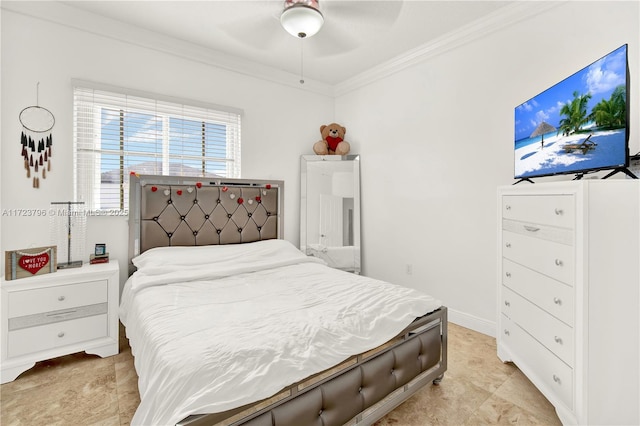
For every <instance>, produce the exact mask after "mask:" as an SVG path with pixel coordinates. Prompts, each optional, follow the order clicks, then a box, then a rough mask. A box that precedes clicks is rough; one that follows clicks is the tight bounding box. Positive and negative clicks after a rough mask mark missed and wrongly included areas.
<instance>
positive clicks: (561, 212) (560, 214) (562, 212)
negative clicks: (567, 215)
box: [555, 209, 564, 216]
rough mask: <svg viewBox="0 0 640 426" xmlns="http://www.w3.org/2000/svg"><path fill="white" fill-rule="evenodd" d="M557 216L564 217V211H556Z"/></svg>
mask: <svg viewBox="0 0 640 426" xmlns="http://www.w3.org/2000/svg"><path fill="white" fill-rule="evenodd" d="M555 211H556V215H558V216H562V215H563V214H564V211H563V210H562V209H556V210H555Z"/></svg>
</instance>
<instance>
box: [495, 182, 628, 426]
mask: <svg viewBox="0 0 640 426" xmlns="http://www.w3.org/2000/svg"><path fill="white" fill-rule="evenodd" d="M498 211H499V220H498V243H499V244H498V245H499V247H498V276H499V278H498V292H497V293H498V315H497V317H498V319H497V323H498V328H497V333H496V336H497V348H498V357H499V358H500V359H501V360H502V361H504V362H507V361H511V362H513V363H515V365H516V366H517V367H518V368H519V369H520V370H521V371H522V372H523V373H524V374H525V375H526V376H527V377H528V378H529V380H531V382H532V383H533V384H534V385H535V386H536V387H537V388H538V389H539V390H540V391H541V392H542V393H543V394H544V395H545V396H546V398H547V399H548V400H549V401H550V402H551V403H552V404H553V405H554V406H555V408H556V411H557V413H558V417H559V418H560V420H561V421H562V423H563V424H580V425H603V424H634V425H637V424H640V408H639V406H640V404H639V401H640V314H639V312H640V266H639V264H640V250H639V245H640V243H639V240H640V228H639V227H640V215H639V211H640V182H639V181H637V180H631V179H614V180H584V181H571V182H548V183H537V184H534V185H531V184H524V183H523V184H519V185H515V186H509V187H500V188H499V189H498Z"/></svg>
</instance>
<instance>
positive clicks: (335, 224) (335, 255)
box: [300, 155, 360, 273]
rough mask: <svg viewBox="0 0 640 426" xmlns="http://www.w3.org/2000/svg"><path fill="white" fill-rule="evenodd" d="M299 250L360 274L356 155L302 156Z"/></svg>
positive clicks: (358, 162) (358, 183)
mask: <svg viewBox="0 0 640 426" xmlns="http://www.w3.org/2000/svg"><path fill="white" fill-rule="evenodd" d="M300 170H301V182H300V189H301V194H300V249H301V250H302V251H303V252H304V253H306V254H307V255H309V256H315V257H319V258H321V259H323V260H325V261H326V262H327V263H328V264H329V266H331V267H334V268H338V269H342V270H345V271H349V272H355V273H360V157H359V156H358V155H345V156H338V155H303V156H302V159H301V164H300Z"/></svg>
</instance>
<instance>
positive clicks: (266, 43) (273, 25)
mask: <svg viewBox="0 0 640 426" xmlns="http://www.w3.org/2000/svg"><path fill="white" fill-rule="evenodd" d="M220 29H221V30H222V31H223V32H224V33H226V34H227V35H229V36H230V37H231V38H233V39H234V40H236V41H238V42H240V43H242V44H244V45H245V46H249V47H253V48H255V49H259V50H264V49H266V48H269V47H273V46H274V45H277V44H279V43H280V42H282V40H283V39H285V38H286V37H285V36H287V37H291V36H290V35H289V34H287V33H286V32H285V31H284V30H283V29H282V26H281V25H280V21H279V20H278V19H276V18H274V17H272V16H266V17H265V16H248V17H245V18H243V19H240V20H237V21H235V22H226V23H224V24H222V25H220Z"/></svg>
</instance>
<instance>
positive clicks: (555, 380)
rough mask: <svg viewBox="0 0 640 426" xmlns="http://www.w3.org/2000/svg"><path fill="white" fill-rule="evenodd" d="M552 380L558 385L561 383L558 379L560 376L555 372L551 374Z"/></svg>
mask: <svg viewBox="0 0 640 426" xmlns="http://www.w3.org/2000/svg"><path fill="white" fill-rule="evenodd" d="M553 381H554V382H556V383H557V384H559V385H561V384H562V380H560V377H558V376H556V375H555V374H554V375H553Z"/></svg>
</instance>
